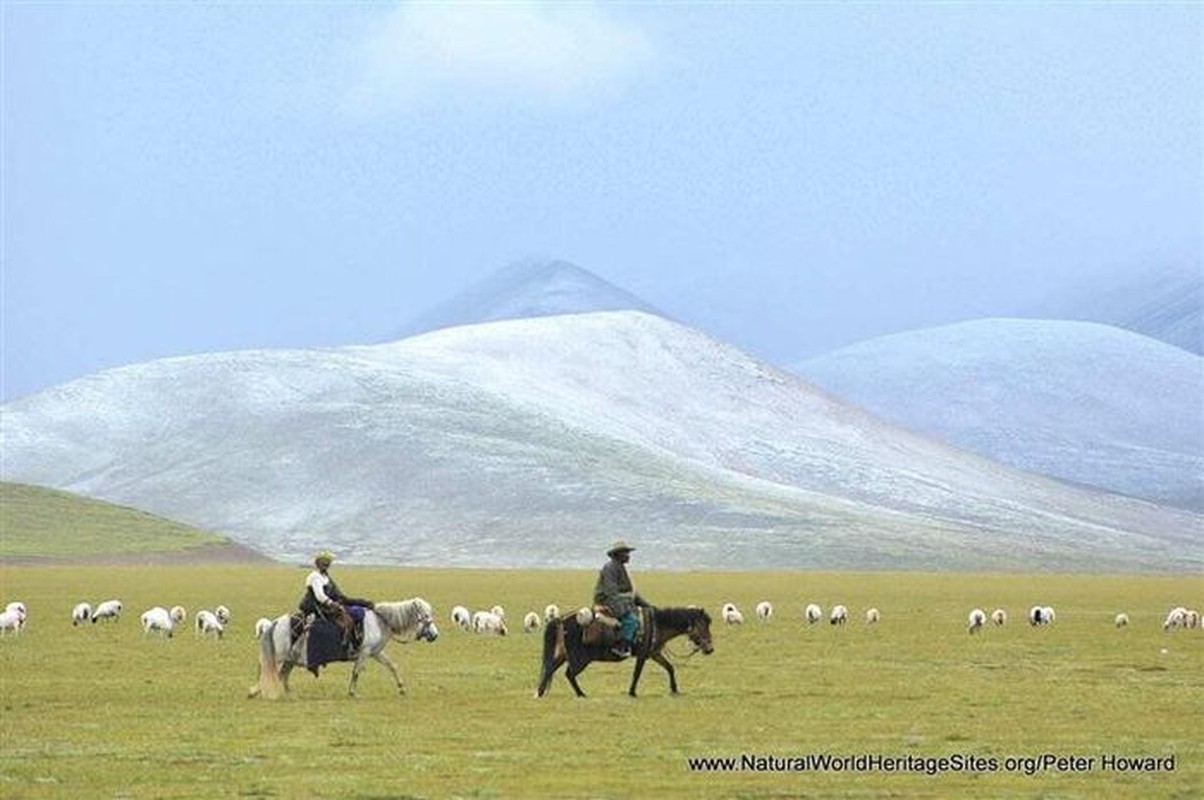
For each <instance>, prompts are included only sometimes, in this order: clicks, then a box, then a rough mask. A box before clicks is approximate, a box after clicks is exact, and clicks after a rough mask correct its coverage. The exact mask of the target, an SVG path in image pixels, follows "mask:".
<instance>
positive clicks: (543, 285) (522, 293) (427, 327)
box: [387, 261, 667, 341]
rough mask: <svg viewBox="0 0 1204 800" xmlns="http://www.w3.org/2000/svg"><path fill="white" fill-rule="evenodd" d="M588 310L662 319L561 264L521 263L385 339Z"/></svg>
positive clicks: (583, 272)
mask: <svg viewBox="0 0 1204 800" xmlns="http://www.w3.org/2000/svg"><path fill="white" fill-rule="evenodd" d="M591 311H646V312H648V313H649V314H657V315H659V316H662V317H664V316H667V315H666V314H664V313H663V312H661V311H660V310H659V309H657V308H655V307H653V306H652V305H650V304H649V303H646V302H644V301H643V300H641V299H640V298H638V297H636V296H635V295H633V294H631V293H630V292H627V291H625V290H623V289H620V288H619V287H617V286H615V285H614V284H612V283H609V282H608V281H605V280H603V279H602V278H599V277H598V276H597V275H594V274H593V273H592V272H588V271H587V270H584V269H582V268H581V267H578V266H576V265H574V264H570V263H568V262H567V261H523V262H519V263H517V264H513V265H511V266H509V267H505V268H504V269H501V270H498V271H497V272H495V273H494V274H492V275H490V276H489V277H488V278H486V279H485V280H483V281H481V282H480V283H478V284H475V285H474V286H471V287H469V288H468V289H466V290H465V291H463V292H461V293H460V294H458V295H456V296H454V297H452V298H451V299H450V300H448V301H447V302H445V303H442V304H440V305H438V306H436V307H435V308H433V309H431V310H430V311H428V312H426V313H425V314H423V315H421V316H419V317H418V318H416V319H414V320H412V321H411V322H409V323H407V324H406V325H404V326H403V327H401V328H399V329H398V330H396V331H394V332H393V333H392V334H391V335H390V336H389V337H388V339H387V341H395V340H397V339H404V338H406V337H408V336H414V335H416V334H419V333H428V332H429V331H436V330H441V329H443V328H452V327H456V326H458V325H477V324H479V323H482V322H497V321H498V320H503V319H531V318H533V317H551V316H556V315H559V314H584V313H588V312H591Z"/></svg>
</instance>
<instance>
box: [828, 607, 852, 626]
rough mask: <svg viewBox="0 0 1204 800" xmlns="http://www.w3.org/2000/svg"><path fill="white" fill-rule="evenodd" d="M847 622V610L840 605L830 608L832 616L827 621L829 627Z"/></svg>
mask: <svg viewBox="0 0 1204 800" xmlns="http://www.w3.org/2000/svg"><path fill="white" fill-rule="evenodd" d="M848 621H849V610H848V609H847V608H845V607H844V606H842V605H834V606H832V616H831V617H830V618H829V619H828V623H829V624H831V625H843V624H845V623H846V622H848Z"/></svg>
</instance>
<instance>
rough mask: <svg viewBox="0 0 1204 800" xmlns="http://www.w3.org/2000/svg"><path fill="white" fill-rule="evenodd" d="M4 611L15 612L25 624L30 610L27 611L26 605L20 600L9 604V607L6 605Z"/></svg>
mask: <svg viewBox="0 0 1204 800" xmlns="http://www.w3.org/2000/svg"><path fill="white" fill-rule="evenodd" d="M4 610H5V611H11V612H13V613H14V614H16V615H17V616H19V617H20V618H21V621H22V622H24V621H25V620H26V619H28V618H29V609H27V608H26V607H25V604H24V603H22V602H21V601H20V600H14V601H12V602H11V603H9V604H8V605H6V606H5V607H4Z"/></svg>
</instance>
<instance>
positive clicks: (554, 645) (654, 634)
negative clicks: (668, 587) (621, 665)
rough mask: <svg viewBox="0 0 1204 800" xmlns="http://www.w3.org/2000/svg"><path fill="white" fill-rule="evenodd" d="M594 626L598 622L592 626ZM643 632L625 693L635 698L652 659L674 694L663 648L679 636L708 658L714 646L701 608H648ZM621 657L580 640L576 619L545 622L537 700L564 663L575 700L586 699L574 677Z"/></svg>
mask: <svg viewBox="0 0 1204 800" xmlns="http://www.w3.org/2000/svg"><path fill="white" fill-rule="evenodd" d="M591 624H597V623H591ZM644 627H645V631H644V635H643V637H641V639H640V641H639V642H637V643H636V645H635V648H634V649H633V655H634V656H635V672H634V673H633V674H632V676H631V687H630V688H629V689H628V690H627V693H628V694H629V695H631V696H632V697H635V696H636V695H635V687H636V685H637V684H638V683H639V682H640V673H641V672H643V671H644V662H645V661H647V660H648V659H652V660H653V661H655V662H656V663H658V664H660V665H661V666H662V667H664V669H665V672H668V673H669V691H670V693H672V694H677V675H676V673H675V672H674V670H673V664H671V663H670V662H669V659H667V658H666V657H665V655H664V653H663V652H661V651H662V650H664V648H665V645H666V644H667V643H668V642H669V641H671V640H672V639H676V638H677V637H678V636H681V635H683V634H684V635H685V636H687V637H689V639H690V641H691V642H692V643H693V644H694V647H695V648H697V649H699V650H701V651H702V652H703V654H705V655H710V653H711V652H713V651H714V649H715V647H714V645H712V644H711V617H710V615H708V614H707V612H706V611H704V610H703V609H701V608H698V607H697V606H691V607H689V608H656V609H649V610H648V615H647V618H646V623H645V626H644ZM622 660H624V659H623V658H621V657H619V656H616V655H614V654H613V653H612V652H611V651H610V643H609V642H599V643H597V644H587V643H586V642H584V641H583V640H582V626H581V624H580V623H579V622H578V621H577V619H576V617H574V616H572V615H569V616H566V617H560V618H558V619H554V620H552V621H551V622H549V623H548V627H547V630H545V631H544V637H543V669H542V671H541V673H540V676H539V688H538V689H536V690H535V696H536V697H543V696H544V694H545V693H546V692H547V691H548V685H549V684H551V682H552V676H553V675H554V674H555V673H556V670H558V669H560V666H561V665H562V664H564V663H566V662H567V663H568V668H567V669H566V670H565V673H564V674H565V677H566V678H568V679H569V683H570V684H572V687H573V691H575V692H576V693H577V696H578V697H585V692H583V691H581V686H580V685H579V684H578V683H577V675H579V674H580V673H581V671H582V670H584V669H585V668H586V667H587V666H589V664H590V662H592V661H622Z"/></svg>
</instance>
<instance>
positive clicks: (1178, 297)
mask: <svg viewBox="0 0 1204 800" xmlns="http://www.w3.org/2000/svg"><path fill="white" fill-rule="evenodd" d="M1022 316H1028V317H1036V318H1043V319H1069V320H1081V321H1089V322H1100V323H1104V324H1107V325H1115V326H1116V327H1118V328H1125V329H1126V330H1130V331H1133V332H1135V333H1140V334H1142V335H1144V336H1149V337H1150V338H1152V339H1158V340H1159V341H1162V342H1166V343H1167V344H1172V345H1174V346H1176V347H1181V348H1183V349H1184V350H1189V351H1191V352H1193V353H1196V354H1197V355H1201V354H1204V272H1201V270H1200V269H1199V268H1195V269H1178V270H1173V269H1166V270H1155V271H1150V272H1148V273H1145V274H1143V275H1140V276H1138V277H1135V278H1132V279H1130V280H1127V281H1124V282H1122V283H1120V284H1119V285H1115V286H1102V287H1101V286H1098V285H1094V284H1093V285H1091V286H1086V287H1082V288H1080V289H1078V290H1075V291H1071V292H1067V293H1066V294H1064V295H1062V296H1060V297H1057V298H1055V299H1053V300H1051V301H1049V302H1047V303H1045V304H1043V305H1041V306H1039V307H1037V308H1032V309H1028V310H1027V313H1025V314H1023V315H1022Z"/></svg>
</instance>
